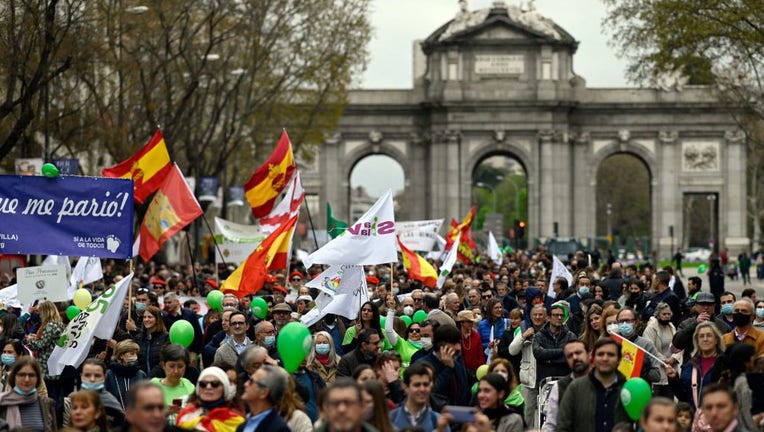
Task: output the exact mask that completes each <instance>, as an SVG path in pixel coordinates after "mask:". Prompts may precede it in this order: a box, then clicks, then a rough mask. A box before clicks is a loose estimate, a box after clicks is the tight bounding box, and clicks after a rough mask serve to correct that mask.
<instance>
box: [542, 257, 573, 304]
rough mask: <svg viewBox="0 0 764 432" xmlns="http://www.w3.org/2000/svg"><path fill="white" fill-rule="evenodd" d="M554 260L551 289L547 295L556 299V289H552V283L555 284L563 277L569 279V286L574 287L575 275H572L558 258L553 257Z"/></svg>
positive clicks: (550, 280)
mask: <svg viewBox="0 0 764 432" xmlns="http://www.w3.org/2000/svg"><path fill="white" fill-rule="evenodd" d="M552 258H553V259H554V265H553V266H552V276H551V277H550V278H549V288H548V289H547V292H546V295H548V296H549V297H554V296H555V293H554V288H553V287H552V283H554V280H555V279H557V278H558V277H563V278H565V279H567V281H568V286H573V275H572V274H570V272H569V271H568V269H567V267H565V264H563V263H562V261H560V259H559V258H557V256H555V255H552Z"/></svg>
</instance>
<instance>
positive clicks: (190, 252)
mask: <svg viewBox="0 0 764 432" xmlns="http://www.w3.org/2000/svg"><path fill="white" fill-rule="evenodd" d="M186 245H187V246H188V256H189V257H191V272H192V273H193V274H194V288H196V290H197V291H199V294H201V290H200V289H199V281H198V280H196V265H195V264H196V263H195V262H194V252H193V251H192V250H191V237H190V236H189V235H188V232H186Z"/></svg>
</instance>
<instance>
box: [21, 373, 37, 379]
mask: <svg viewBox="0 0 764 432" xmlns="http://www.w3.org/2000/svg"><path fill="white" fill-rule="evenodd" d="M16 378H37V374H34V373H29V372H19V373H17V374H16Z"/></svg>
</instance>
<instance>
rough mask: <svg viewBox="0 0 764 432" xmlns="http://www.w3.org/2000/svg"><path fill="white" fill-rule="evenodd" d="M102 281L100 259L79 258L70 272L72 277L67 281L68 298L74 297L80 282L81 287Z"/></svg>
mask: <svg viewBox="0 0 764 432" xmlns="http://www.w3.org/2000/svg"><path fill="white" fill-rule="evenodd" d="M101 279H103V269H102V268H101V259H100V258H97V257H80V259H79V260H77V265H75V266H74V270H72V277H71V278H70V279H69V298H73V297H74V292H75V291H76V290H77V287H78V286H79V284H80V282H82V284H83V285H87V284H89V283H93V282H95V281H97V280H101Z"/></svg>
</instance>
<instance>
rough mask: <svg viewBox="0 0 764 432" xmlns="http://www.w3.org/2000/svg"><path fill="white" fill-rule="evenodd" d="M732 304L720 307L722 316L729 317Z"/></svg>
mask: <svg viewBox="0 0 764 432" xmlns="http://www.w3.org/2000/svg"><path fill="white" fill-rule="evenodd" d="M732 306H733V305H732V303H727V304H726V305H722V313H723V314H724V315H729V314H731V313H732Z"/></svg>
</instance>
